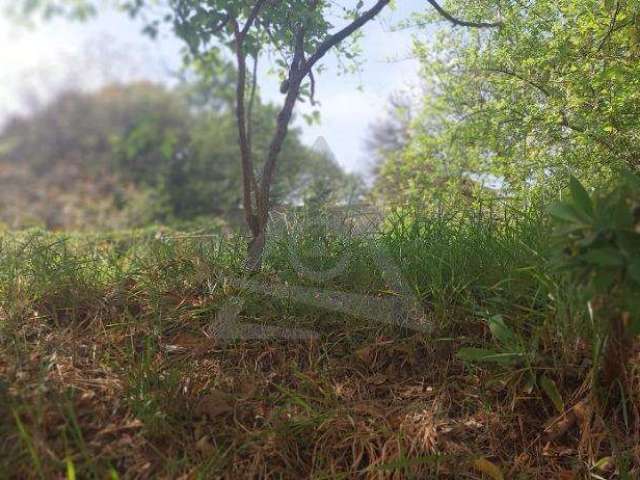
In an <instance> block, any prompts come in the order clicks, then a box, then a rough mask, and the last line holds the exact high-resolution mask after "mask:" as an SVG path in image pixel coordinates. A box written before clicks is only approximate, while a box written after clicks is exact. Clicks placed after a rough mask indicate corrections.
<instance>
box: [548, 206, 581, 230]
mask: <svg viewBox="0 0 640 480" xmlns="http://www.w3.org/2000/svg"><path fill="white" fill-rule="evenodd" d="M549 214H551V216H553V217H555V218H556V219H558V220H562V221H565V222H569V223H573V224H577V225H581V226H587V225H588V224H589V223H590V222H589V219H588V218H587V219H585V218H584V215H581V214H580V212H579V211H578V210H577V209H576V208H575V207H574V206H573V205H571V204H569V203H567V202H556V203H554V204H553V205H552V206H551V208H550V209H549Z"/></svg>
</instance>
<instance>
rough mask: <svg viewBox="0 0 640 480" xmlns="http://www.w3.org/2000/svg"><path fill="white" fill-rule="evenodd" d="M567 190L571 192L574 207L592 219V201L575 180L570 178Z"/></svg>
mask: <svg viewBox="0 0 640 480" xmlns="http://www.w3.org/2000/svg"><path fill="white" fill-rule="evenodd" d="M569 189H570V190H571V196H572V197H573V200H574V202H575V205H576V206H577V207H578V208H579V209H580V210H581V211H582V212H583V213H585V214H586V215H588V216H589V217H591V218H593V201H592V200H591V197H589V194H588V193H587V191H586V190H585V188H584V187H583V186H582V184H581V183H580V182H579V181H578V179H577V178H575V177H571V180H569Z"/></svg>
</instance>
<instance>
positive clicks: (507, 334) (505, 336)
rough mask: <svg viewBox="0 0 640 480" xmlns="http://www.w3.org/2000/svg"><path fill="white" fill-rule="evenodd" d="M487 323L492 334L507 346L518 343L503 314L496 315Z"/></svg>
mask: <svg viewBox="0 0 640 480" xmlns="http://www.w3.org/2000/svg"><path fill="white" fill-rule="evenodd" d="M487 323H488V324H489V330H491V334H492V335H493V336H494V337H495V339H496V340H497V341H498V342H499V343H501V344H502V345H504V346H505V347H513V346H515V345H516V344H517V343H518V342H517V339H516V336H515V333H514V332H513V330H511V329H510V328H509V327H508V326H507V325H506V324H505V323H504V319H503V318H502V315H494V316H493V317H491V318H490V319H489V320H487Z"/></svg>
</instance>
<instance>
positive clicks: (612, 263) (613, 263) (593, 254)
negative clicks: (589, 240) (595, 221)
mask: <svg viewBox="0 0 640 480" xmlns="http://www.w3.org/2000/svg"><path fill="white" fill-rule="evenodd" d="M582 258H583V259H584V260H585V261H586V262H589V263H591V264H592V265H596V266H598V267H622V266H624V264H625V259H624V257H623V256H622V254H621V253H620V252H619V251H617V250H616V249H614V248H606V247H605V248H599V249H597V250H591V251H589V252H587V253H585V254H584V255H582Z"/></svg>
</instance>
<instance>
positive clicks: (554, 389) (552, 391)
mask: <svg viewBox="0 0 640 480" xmlns="http://www.w3.org/2000/svg"><path fill="white" fill-rule="evenodd" d="M540 387H541V388H542V390H544V393H546V394H547V396H548V397H549V399H550V400H551V402H552V403H553V406H554V407H556V410H558V413H564V401H563V400H562V395H561V394H560V391H559V390H558V386H557V385H556V383H555V382H554V381H553V380H551V379H550V378H549V377H547V376H546V375H543V376H542V377H540Z"/></svg>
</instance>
